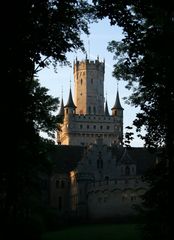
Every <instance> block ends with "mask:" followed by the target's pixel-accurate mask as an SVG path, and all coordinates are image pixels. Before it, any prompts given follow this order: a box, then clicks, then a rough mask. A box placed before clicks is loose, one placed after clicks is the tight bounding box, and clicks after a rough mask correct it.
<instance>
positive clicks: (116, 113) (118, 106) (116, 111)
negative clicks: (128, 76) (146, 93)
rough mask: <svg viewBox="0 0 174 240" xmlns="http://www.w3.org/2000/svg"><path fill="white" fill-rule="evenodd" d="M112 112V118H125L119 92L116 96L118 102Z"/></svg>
mask: <svg viewBox="0 0 174 240" xmlns="http://www.w3.org/2000/svg"><path fill="white" fill-rule="evenodd" d="M111 110H112V116H118V117H123V110H124V109H123V108H122V106H121V104H120V98H119V92H118V90H117V95H116V100H115V104H114V106H113V108H111Z"/></svg>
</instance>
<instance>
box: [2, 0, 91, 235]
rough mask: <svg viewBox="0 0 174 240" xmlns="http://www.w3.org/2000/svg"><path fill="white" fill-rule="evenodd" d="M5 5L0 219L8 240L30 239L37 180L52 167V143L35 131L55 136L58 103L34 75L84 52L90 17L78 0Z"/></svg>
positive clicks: (37, 191)
mask: <svg viewBox="0 0 174 240" xmlns="http://www.w3.org/2000/svg"><path fill="white" fill-rule="evenodd" d="M5 5H6V6H5ZM4 6H5V7H4ZM4 6H3V7H4V10H5V11H6V14H5V17H4V19H3V20H4V21H3V28H4V29H5V31H4V32H3V34H2V36H3V37H2V39H3V40H4V47H6V48H5V54H6V59H7V61H6V62H5V70H6V72H5V75H4V78H3V92H4V93H5V96H6V97H5V98H4V97H3V100H2V101H1V102H0V107H1V116H2V117H1V120H2V127H3V130H2V135H1V136H2V141H3V143H2V144H1V146H2V152H1V154H2V156H3V158H2V161H1V168H0V190H1V192H0V219H1V221H2V225H1V226H3V229H4V230H5V229H6V227H7V229H8V230H6V231H4V233H5V235H7V236H6V237H7V238H8V237H9V236H8V234H12V235H14V236H15V232H16V234H17V238H18V239H19V238H20V234H21V238H22V239H27V238H28V239H32V235H31V234H32V232H33V229H34V228H36V227H37V226H38V224H32V222H33V219H34V218H35V219H36V218H37V219H38V217H36V215H37V212H36V209H39V208H38V207H37V208H36V206H38V203H39V202H40V203H41V201H39V196H40V194H39V193H40V190H41V189H40V188H39V186H40V182H41V178H42V177H43V176H44V175H45V174H46V173H47V172H48V169H49V168H50V162H49V161H48V159H47V152H48V150H49V149H50V147H51V142H50V141H46V140H44V139H42V138H41V137H40V135H39V132H40V131H44V132H47V133H48V134H52V133H54V130H55V129H56V117H55V116H54V115H53V111H55V110H56V108H57V104H58V99H54V98H52V97H51V96H49V95H48V93H47V89H45V88H43V87H41V86H40V85H39V82H38V81H37V80H36V78H37V76H36V75H37V72H38V71H39V70H40V69H41V68H43V67H47V66H48V65H49V64H50V63H53V64H54V65H55V64H56V63H57V62H59V63H63V64H64V63H67V59H66V53H67V52H69V51H73V50H76V49H78V48H81V49H82V50H83V43H82V41H81V39H80V34H81V32H85V33H88V27H87V26H88V22H89V17H90V14H91V13H90V6H89V4H88V3H87V1H79V0H67V1H62V0H26V1H20V0H17V1H10V2H9V1H8V2H5V3H4ZM46 170H47V172H46ZM31 226H32V228H31V229H30V227H31ZM27 227H29V228H28V230H27ZM35 230H36V229H35ZM35 230H34V231H35ZM22 233H23V234H24V235H23V236H22ZM14 236H13V237H14ZM4 238H5V236H4Z"/></svg>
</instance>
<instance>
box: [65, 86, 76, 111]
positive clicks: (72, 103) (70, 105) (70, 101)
mask: <svg viewBox="0 0 174 240" xmlns="http://www.w3.org/2000/svg"><path fill="white" fill-rule="evenodd" d="M64 107H70V108H74V109H75V108H76V106H75V104H74V102H73V98H72V93H71V88H70V91H69V98H68V102H67V104H66V105H65V106H64Z"/></svg>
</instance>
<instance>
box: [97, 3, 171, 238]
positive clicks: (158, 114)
mask: <svg viewBox="0 0 174 240" xmlns="http://www.w3.org/2000/svg"><path fill="white" fill-rule="evenodd" d="M93 2H94V3H95V5H96V8H97V15H98V17H99V18H103V17H106V16H107V17H109V19H110V22H111V24H112V25H114V24H118V25H119V26H120V27H122V29H123V34H124V38H123V40H122V41H121V42H116V41H112V42H111V43H110V44H109V46H108V49H109V51H111V52H113V53H114V58H115V60H116V64H115V66H114V72H113V75H114V76H115V77H116V78H117V79H123V80H125V81H127V82H128V84H127V87H128V88H132V89H133V94H132V96H130V98H129V99H128V101H129V102H130V103H132V104H134V105H135V106H140V109H141V112H140V113H138V114H137V116H136V119H135V120H134V125H135V126H136V127H137V131H140V130H141V128H142V127H145V130H146V132H147V134H146V135H145V136H141V135H140V136H141V137H142V138H143V139H144V140H145V143H146V146H147V147H149V148H154V149H155V150H156V151H157V149H159V148H160V159H161V163H160V164H159V165H158V166H156V168H157V169H156V168H155V171H154V172H153V174H149V175H148V176H146V179H147V180H148V181H149V183H150V187H151V188H150V191H149V192H148V193H147V194H146V195H145V196H144V206H145V207H146V208H149V209H150V211H148V213H147V215H148V219H152V215H153V222H152V221H149V223H150V224H151V227H149V229H151V230H152V229H154V232H153V231H151V238H152V239H154V238H157V239H159V237H161V238H162V239H168V238H169V213H170V210H169V209H170V207H171V205H170V199H171V198H172V196H171V191H170V190H169V189H170V188H169V186H170V184H171V182H172V179H173V177H172V174H173V163H174V157H173V155H174V154H173V144H174V129H173V128H174V127H173V113H174V87H173V83H172V78H173V76H172V75H173V74H172V72H173V66H174V50H173V42H174V2H173V1H170V0H167V1H165V2H164V1H163V2H159V1H156V0H147V1H141V0H138V1H132V0H120V1H114V0H111V1H106V0H94V1H93ZM128 136H130V137H131V135H129V134H128ZM162 166H163V167H162ZM164 166H165V167H164ZM159 168H160V170H159ZM162 196H165V197H166V199H165V201H163V198H162ZM152 203H153V204H152ZM153 211H154V212H153ZM153 213H154V214H153ZM159 216H160V217H159ZM155 221H156V222H155ZM157 229H158V231H157ZM153 234H154V235H153ZM155 234H156V235H155ZM151 238H150V235H149V236H148V239H151Z"/></svg>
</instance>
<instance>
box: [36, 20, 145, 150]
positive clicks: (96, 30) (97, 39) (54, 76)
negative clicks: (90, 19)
mask: <svg viewBox="0 0 174 240" xmlns="http://www.w3.org/2000/svg"><path fill="white" fill-rule="evenodd" d="M81 37H82V39H83V40H84V44H85V48H86V52H87V56H88V58H89V59H90V60H95V59H96V58H97V57H99V60H100V61H103V60H104V59H105V81H104V87H105V97H106V93H107V101H108V107H109V111H110V113H111V108H112V107H113V105H114V103H115V98H116V91H117V81H116V79H115V78H114V77H112V71H113V64H114V60H113V54H112V53H110V52H108V51H107V46H108V42H109V41H111V40H116V41H119V40H121V38H122V30H121V29H120V28H118V27H116V26H110V24H109V21H108V20H107V19H105V20H102V21H100V22H98V23H94V24H92V25H90V36H89V37H88V36H86V35H82V36H81ZM67 57H68V60H69V61H70V63H71V64H72V66H73V61H74V60H75V59H76V57H77V59H78V60H83V59H85V57H86V56H85V55H84V54H83V53H82V52H81V51H78V52H76V53H74V52H73V53H68V54H67ZM38 78H39V79H40V83H41V85H42V86H45V87H47V88H48V89H49V94H50V95H52V96H54V97H60V98H61V97H62V91H63V100H64V104H66V102H67V100H68V94H69V89H70V85H71V89H72V93H73V92H74V78H73V67H68V66H66V67H65V66H64V67H61V66H58V67H57V73H55V72H54V70H53V68H52V67H50V68H47V69H43V70H42V71H40V72H39V74H38ZM118 88H119V94H120V102H121V105H122V107H123V108H124V132H125V127H126V126H128V125H129V126H132V121H133V120H134V118H135V116H136V113H137V112H138V110H139V109H135V108H134V107H133V106H130V105H127V104H125V102H124V100H123V99H122V98H123V97H126V96H129V95H130V94H131V92H130V91H129V90H127V89H126V88H125V82H124V81H119V87H118ZM131 146H136V147H141V146H143V142H142V140H141V139H139V138H137V137H136V138H135V140H134V141H133V142H132V144H131Z"/></svg>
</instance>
